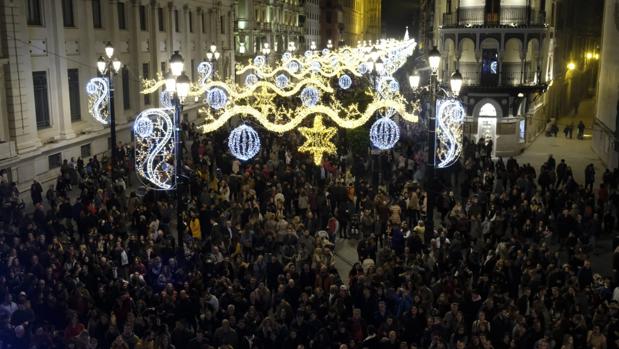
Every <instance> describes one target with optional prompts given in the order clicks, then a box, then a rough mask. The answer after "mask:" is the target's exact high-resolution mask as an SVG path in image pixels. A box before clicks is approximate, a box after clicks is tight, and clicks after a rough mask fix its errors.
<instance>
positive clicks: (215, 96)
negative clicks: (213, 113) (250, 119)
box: [206, 87, 228, 109]
mask: <svg viewBox="0 0 619 349" xmlns="http://www.w3.org/2000/svg"><path fill="white" fill-rule="evenodd" d="M206 103H207V104H208V105H210V106H211V108H213V109H223V108H224V107H225V106H226V103H228V96H227V95H226V92H224V90H222V89H221V88H217V87H215V88H212V89H210V90H208V91H207V92H206Z"/></svg>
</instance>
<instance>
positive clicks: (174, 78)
mask: <svg viewBox="0 0 619 349" xmlns="http://www.w3.org/2000/svg"><path fill="white" fill-rule="evenodd" d="M184 68H185V63H184V60H183V56H181V55H180V53H178V51H175V52H174V54H173V55H172V57H171V58H170V72H169V73H168V74H167V75H166V82H165V87H166V91H167V92H168V93H170V95H171V96H172V105H173V106H174V152H175V155H174V159H175V166H174V178H175V181H176V226H177V229H176V230H177V234H178V243H179V247H180V249H181V253H182V254H181V256H182V257H183V258H184V256H185V246H184V237H183V235H184V232H185V229H184V224H183V212H184V211H185V201H184V200H183V188H184V185H183V184H184V181H183V179H182V169H183V142H182V135H181V133H180V130H181V114H182V112H183V102H184V101H185V98H186V97H187V95H189V88H190V85H191V81H190V80H189V77H188V76H187V75H186V74H185V72H184Z"/></svg>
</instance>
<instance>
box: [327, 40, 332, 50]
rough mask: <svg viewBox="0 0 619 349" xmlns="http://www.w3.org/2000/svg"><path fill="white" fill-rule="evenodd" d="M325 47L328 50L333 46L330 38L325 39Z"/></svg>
mask: <svg viewBox="0 0 619 349" xmlns="http://www.w3.org/2000/svg"><path fill="white" fill-rule="evenodd" d="M327 48H328V49H329V50H330V49H332V48H333V43H332V42H331V39H329V40H327Z"/></svg>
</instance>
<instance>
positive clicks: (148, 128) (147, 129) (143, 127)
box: [133, 117, 155, 138]
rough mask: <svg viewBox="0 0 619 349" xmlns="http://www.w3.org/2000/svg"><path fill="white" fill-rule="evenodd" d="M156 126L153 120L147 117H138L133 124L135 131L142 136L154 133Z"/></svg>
mask: <svg viewBox="0 0 619 349" xmlns="http://www.w3.org/2000/svg"><path fill="white" fill-rule="evenodd" d="M154 128H155V125H154V124H153V122H152V120H151V119H150V118H147V117H141V118H138V119H137V120H136V121H135V123H134V124H133V132H135V134H136V135H138V136H140V137H142V138H146V137H149V136H150V135H152V134H153V130H154Z"/></svg>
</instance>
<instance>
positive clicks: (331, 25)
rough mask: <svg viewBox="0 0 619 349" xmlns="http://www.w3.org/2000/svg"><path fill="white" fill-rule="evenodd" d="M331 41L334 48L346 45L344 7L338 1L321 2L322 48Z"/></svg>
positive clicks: (327, 0) (324, 0)
mask: <svg viewBox="0 0 619 349" xmlns="http://www.w3.org/2000/svg"><path fill="white" fill-rule="evenodd" d="M329 40H331V43H332V44H333V45H334V47H339V46H343V44H344V7H343V6H342V4H341V3H340V2H339V1H338V0H320V46H319V47H326V46H327V43H328V42H329Z"/></svg>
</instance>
